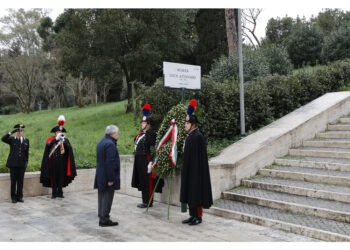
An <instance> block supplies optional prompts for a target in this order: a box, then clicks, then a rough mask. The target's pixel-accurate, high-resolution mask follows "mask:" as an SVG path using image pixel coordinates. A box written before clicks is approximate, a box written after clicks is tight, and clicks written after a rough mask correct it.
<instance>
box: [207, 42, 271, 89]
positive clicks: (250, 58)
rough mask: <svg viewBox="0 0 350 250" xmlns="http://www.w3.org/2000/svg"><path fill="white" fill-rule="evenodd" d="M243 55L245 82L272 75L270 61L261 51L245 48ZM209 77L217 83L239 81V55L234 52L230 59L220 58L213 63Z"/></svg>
mask: <svg viewBox="0 0 350 250" xmlns="http://www.w3.org/2000/svg"><path fill="white" fill-rule="evenodd" d="M242 53H243V64H244V67H243V74H244V81H250V80H253V79H256V78H257V77H259V76H260V77H263V76H267V75H268V74H269V73H270V70H269V63H268V60H267V59H266V57H265V56H264V54H263V53H262V51H261V50H259V49H258V50H254V49H252V48H249V47H245V48H243V51H242ZM209 75H210V76H211V77H212V78H213V79H214V80H215V81H217V82H224V81H225V80H227V81H237V80H238V79H239V76H238V54H237V53H236V52H234V53H232V54H231V55H230V56H228V57H227V56H222V57H220V58H219V59H218V60H216V61H215V62H214V63H213V65H212V67H211V71H210V73H209Z"/></svg>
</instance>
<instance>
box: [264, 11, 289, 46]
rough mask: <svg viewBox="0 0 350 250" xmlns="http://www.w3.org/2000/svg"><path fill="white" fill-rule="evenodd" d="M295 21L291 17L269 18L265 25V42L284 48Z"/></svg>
mask: <svg viewBox="0 0 350 250" xmlns="http://www.w3.org/2000/svg"><path fill="white" fill-rule="evenodd" d="M294 24H295V21H294V20H293V18H291V17H287V16H286V17H283V18H279V17H277V18H276V19H275V18H271V19H270V20H269V21H268V22H267V25H266V29H265V30H266V42H268V43H274V44H276V45H277V46H284V45H285V42H286V40H287V37H288V36H289V35H290V34H291V33H292V29H293V27H294Z"/></svg>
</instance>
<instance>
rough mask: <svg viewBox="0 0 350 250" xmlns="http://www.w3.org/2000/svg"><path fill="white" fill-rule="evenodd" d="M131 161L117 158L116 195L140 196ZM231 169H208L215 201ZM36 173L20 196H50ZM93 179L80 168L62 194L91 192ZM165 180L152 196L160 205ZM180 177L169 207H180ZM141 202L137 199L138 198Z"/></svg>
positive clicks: (5, 193)
mask: <svg viewBox="0 0 350 250" xmlns="http://www.w3.org/2000/svg"><path fill="white" fill-rule="evenodd" d="M133 164H134V159H133V156H132V155H122V156H121V169H120V178H121V185H120V190H119V191H118V193H123V194H128V195H131V196H136V197H141V192H140V191H138V190H137V189H135V188H132V187H131V177H132V170H133ZM231 171H232V168H225V167H222V166H220V165H212V166H210V172H211V179H212V183H213V184H214V183H216V184H215V185H213V192H214V193H215V194H217V195H216V198H219V196H220V194H221V192H222V191H223V190H222V186H221V184H222V183H225V181H226V182H227V181H228V179H231V178H234V175H233V174H232V173H231ZM39 178H40V172H27V173H26V174H25V179H24V188H23V192H24V193H23V195H24V197H31V196H38V195H48V194H51V190H50V188H45V187H43V186H42V185H41V184H40V183H39ZM94 178H95V169H80V170H78V176H77V177H76V178H75V180H74V181H73V183H71V184H70V185H69V186H68V187H67V188H65V189H64V193H66V192H78V191H87V190H92V189H93V183H94ZM167 181H168V180H165V185H164V188H163V193H162V194H156V196H155V200H156V201H161V202H164V203H167V202H168V183H167ZM180 181H181V180H180V176H176V177H175V178H174V179H173V181H172V194H171V195H172V199H171V204H173V205H180V202H179V199H180V197H179V194H180ZM0 190H1V191H0V201H4V200H9V199H10V175H9V174H0ZM140 202H141V199H140Z"/></svg>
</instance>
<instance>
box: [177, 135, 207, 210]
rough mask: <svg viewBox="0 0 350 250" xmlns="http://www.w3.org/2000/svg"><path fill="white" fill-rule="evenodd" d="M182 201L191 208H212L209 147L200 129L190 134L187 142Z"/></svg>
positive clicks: (182, 172)
mask: <svg viewBox="0 0 350 250" xmlns="http://www.w3.org/2000/svg"><path fill="white" fill-rule="evenodd" d="M180 201H181V202H182V203H187V204H188V206H189V207H199V206H202V207H203V208H210V206H211V205H212V204H213V197H212V191H211V183H210V173H209V164H208V155H207V146H206V141H205V138H204V136H203V135H202V133H201V132H200V131H199V130H198V129H195V130H193V131H192V132H190V133H189V134H188V136H187V138H186V140H185V147H184V160H183V167H182V169H181V190H180Z"/></svg>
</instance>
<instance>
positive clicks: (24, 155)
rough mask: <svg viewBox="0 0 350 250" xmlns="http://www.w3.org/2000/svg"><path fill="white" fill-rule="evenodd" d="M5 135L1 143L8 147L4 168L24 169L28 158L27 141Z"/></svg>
mask: <svg viewBox="0 0 350 250" xmlns="http://www.w3.org/2000/svg"><path fill="white" fill-rule="evenodd" d="M22 138H23V141H22V142H21V139H20V138H18V137H14V136H10V134H6V135H4V136H3V137H2V139H1V140H2V141H3V142H5V143H7V144H9V145H10V154H9V156H8V159H7V163H6V166H7V167H8V168H26V167H27V164H28V158H29V140H28V139H27V138H24V137H22Z"/></svg>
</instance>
